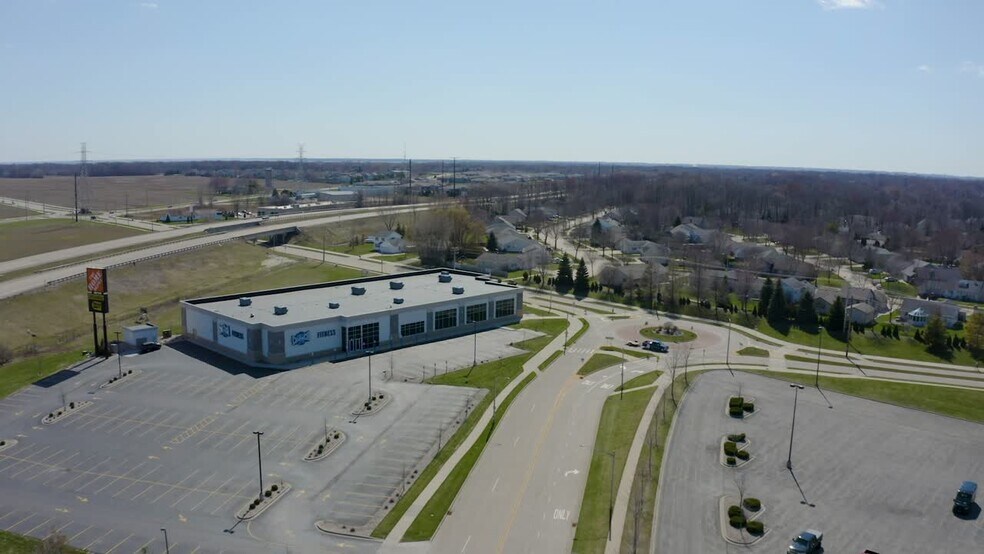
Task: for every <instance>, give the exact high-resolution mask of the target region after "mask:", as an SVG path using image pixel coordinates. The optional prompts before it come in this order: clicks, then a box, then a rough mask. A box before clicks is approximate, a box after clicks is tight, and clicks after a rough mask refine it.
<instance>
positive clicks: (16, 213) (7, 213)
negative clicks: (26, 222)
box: [0, 204, 38, 219]
mask: <svg viewBox="0 0 984 554" xmlns="http://www.w3.org/2000/svg"><path fill="white" fill-rule="evenodd" d="M36 213H38V212H35V211H33V210H25V209H23V208H17V207H14V206H7V205H4V204H0V219H11V218H14V217H26V216H29V215H34V214H36Z"/></svg>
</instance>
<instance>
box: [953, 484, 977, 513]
mask: <svg viewBox="0 0 984 554" xmlns="http://www.w3.org/2000/svg"><path fill="white" fill-rule="evenodd" d="M976 496H977V483H975V482H973V481H964V482H963V483H961V484H960V488H959V489H957V496H955V497H954V498H953V513H955V514H969V513H970V508H971V506H973V505H974V497H976Z"/></svg>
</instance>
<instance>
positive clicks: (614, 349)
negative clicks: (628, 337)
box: [601, 346, 653, 358]
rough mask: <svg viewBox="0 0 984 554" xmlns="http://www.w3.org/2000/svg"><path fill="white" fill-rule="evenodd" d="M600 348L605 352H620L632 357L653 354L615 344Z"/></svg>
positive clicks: (650, 356) (649, 356)
mask: <svg viewBox="0 0 984 554" xmlns="http://www.w3.org/2000/svg"><path fill="white" fill-rule="evenodd" d="M601 349H602V350H604V351H605V352H621V353H622V354H626V355H629V356H632V357H633V358H652V357H653V354H650V353H649V352H646V351H645V350H629V349H628V348H619V347H617V346H602V347H601Z"/></svg>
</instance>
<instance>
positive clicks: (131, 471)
mask: <svg viewBox="0 0 984 554" xmlns="http://www.w3.org/2000/svg"><path fill="white" fill-rule="evenodd" d="M123 462H124V463H126V460H123ZM146 463H147V461H146V460H145V461H143V462H140V463H139V464H137V465H136V467H134V468H133V469H131V470H130V471H127V472H126V473H124V474H123V475H120V476H118V477H117V478H116V479H113V480H112V481H110V482H108V483H106V484H105V485H103V486H102V487H100V488H99V490H97V491H93V493H92V494H99V493H101V492H102V491H104V490H106V487H108V486H110V485H112V484H113V483H115V482H117V481H119V480H120V479H123V478H124V477H127V476H129V475H130V474H131V473H133V472H134V471H136V470H138V469H140V466H142V465H144V464H146Z"/></svg>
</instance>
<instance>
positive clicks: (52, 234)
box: [0, 219, 146, 262]
mask: <svg viewBox="0 0 984 554" xmlns="http://www.w3.org/2000/svg"><path fill="white" fill-rule="evenodd" d="M144 232H146V231H139V230H137V229H134V228H132V227H123V226H120V225H110V224H107V223H95V222H92V221H79V222H78V223H75V222H74V221H72V220H69V219H34V220H30V221H16V222H11V223H5V224H3V225H0V262H6V261H8V260H16V259H17V258H23V257H24V256H32V255H34V254H41V253H42V252H52V251H54V250H61V249H62V248H71V247H73V246H79V245H82V244H91V243H94V242H102V241H106V240H113V239H118V238H123V237H129V236H132V235H136V234H140V233H144Z"/></svg>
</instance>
